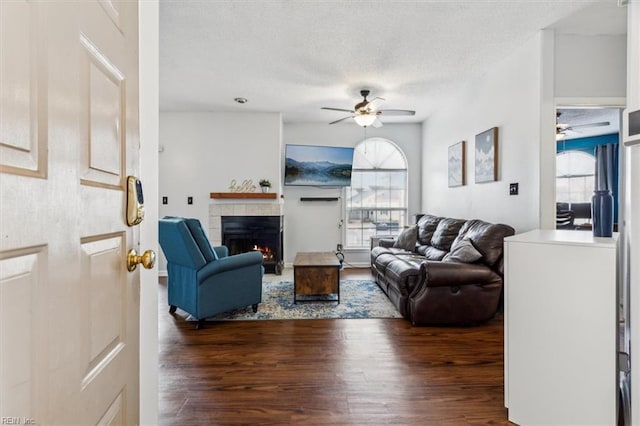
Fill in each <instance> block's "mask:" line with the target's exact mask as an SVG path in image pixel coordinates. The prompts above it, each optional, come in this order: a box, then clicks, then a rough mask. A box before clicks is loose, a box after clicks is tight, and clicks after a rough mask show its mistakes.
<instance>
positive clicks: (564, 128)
mask: <svg viewBox="0 0 640 426" xmlns="http://www.w3.org/2000/svg"><path fill="white" fill-rule="evenodd" d="M561 115H562V113H561V112H556V140H560V139H564V137H565V136H566V133H567V132H571V131H574V129H580V128H584V127H601V126H609V125H610V124H611V122H609V121H600V122H597V123H586V124H574V125H569V124H562V123H560V122H559V121H560V116H561Z"/></svg>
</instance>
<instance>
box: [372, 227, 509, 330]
mask: <svg viewBox="0 0 640 426" xmlns="http://www.w3.org/2000/svg"><path fill="white" fill-rule="evenodd" d="M514 233H515V231H514V229H513V228H512V227H510V226H508V225H503V224H491V223H487V222H484V221H482V220H477V219H472V220H462V219H452V218H443V217H437V216H432V215H424V216H422V217H421V218H420V220H419V221H418V223H417V224H416V225H414V226H412V227H410V228H408V229H406V230H405V231H403V233H402V234H400V236H399V237H397V238H395V239H382V240H380V242H379V244H380V245H379V246H378V247H374V248H373V249H372V250H371V267H372V270H373V273H374V277H375V280H376V282H377V283H378V285H379V286H380V288H382V290H383V291H384V292H385V293H386V294H387V296H388V297H389V299H390V300H391V301H392V302H393V303H394V305H395V306H396V308H397V309H398V310H399V311H400V313H401V314H402V315H403V316H404V317H405V318H407V319H408V320H409V321H411V323H412V324H413V325H439V324H441V325H445V324H474V323H480V322H484V321H487V320H489V319H491V318H493V316H494V315H495V314H496V312H497V310H498V306H499V304H500V300H501V296H502V285H503V240H504V238H505V237H507V236H510V235H513V234H514Z"/></svg>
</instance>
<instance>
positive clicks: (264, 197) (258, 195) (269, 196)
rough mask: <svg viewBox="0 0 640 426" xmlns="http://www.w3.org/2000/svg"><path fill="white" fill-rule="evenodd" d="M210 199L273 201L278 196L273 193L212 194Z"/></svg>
mask: <svg viewBox="0 0 640 426" xmlns="http://www.w3.org/2000/svg"><path fill="white" fill-rule="evenodd" d="M210 197H211V198H214V199H215V198H224V199H227V200H229V199H237V200H251V199H253V200H255V199H261V200H275V199H276V198H278V194H276V193H275V192H212V193H211V194H210Z"/></svg>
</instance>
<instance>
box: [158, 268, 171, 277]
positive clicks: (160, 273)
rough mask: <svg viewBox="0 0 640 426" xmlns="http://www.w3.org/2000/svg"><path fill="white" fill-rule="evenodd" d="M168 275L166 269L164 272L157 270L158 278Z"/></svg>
mask: <svg viewBox="0 0 640 426" xmlns="http://www.w3.org/2000/svg"><path fill="white" fill-rule="evenodd" d="M168 275H169V274H168V273H167V270H166V269H165V270H164V271H163V270H158V277H166V276H168Z"/></svg>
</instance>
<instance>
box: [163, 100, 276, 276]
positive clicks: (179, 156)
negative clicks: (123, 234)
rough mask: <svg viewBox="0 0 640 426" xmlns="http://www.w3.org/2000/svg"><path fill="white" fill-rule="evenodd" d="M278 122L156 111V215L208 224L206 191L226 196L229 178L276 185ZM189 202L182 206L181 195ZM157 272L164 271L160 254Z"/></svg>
mask: <svg viewBox="0 0 640 426" xmlns="http://www.w3.org/2000/svg"><path fill="white" fill-rule="evenodd" d="M281 141H282V120H281V117H280V114H277V113H207V112H162V113H160V149H161V150H162V152H161V153H160V154H159V159H160V160H159V169H160V177H159V196H160V202H161V200H162V197H163V196H166V197H169V203H168V204H167V205H162V204H160V209H159V215H160V217H163V216H166V215H169V216H186V217H195V218H197V219H199V220H200V222H202V225H203V227H204V228H205V230H208V228H209V226H208V224H209V204H211V198H210V195H209V194H210V193H211V192H227V191H228V187H229V184H230V182H231V180H232V179H235V180H236V181H237V182H238V183H240V182H242V181H243V180H245V179H251V180H252V181H253V182H254V184H256V185H257V183H258V181H259V180H260V179H262V178H266V179H269V180H270V181H271V183H272V185H273V190H275V191H278V190H279V188H280V182H281V181H282V176H281V174H282V173H281V166H280V163H281V161H282V159H281V156H282V153H281V151H282V150H281ZM188 196H191V197H193V204H192V205H188V204H187V197H188ZM159 263H160V270H161V271H165V270H166V261H165V260H164V256H161V258H160V262H159Z"/></svg>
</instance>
